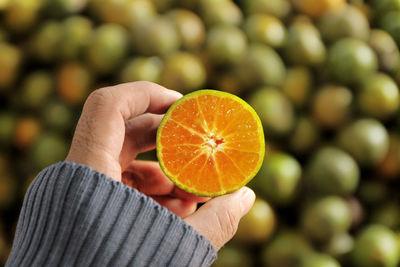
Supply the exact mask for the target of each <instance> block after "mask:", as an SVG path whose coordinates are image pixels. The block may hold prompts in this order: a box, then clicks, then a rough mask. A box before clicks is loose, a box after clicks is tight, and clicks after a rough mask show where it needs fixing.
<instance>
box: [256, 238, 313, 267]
mask: <svg viewBox="0 0 400 267" xmlns="http://www.w3.org/2000/svg"><path fill="white" fill-rule="evenodd" d="M310 251H311V245H310V244H309V243H308V241H307V239H306V238H305V237H304V236H303V235H302V234H299V233H298V232H296V231H294V230H283V231H281V232H279V233H277V235H276V236H275V237H274V239H273V240H272V241H271V242H269V243H268V244H267V245H266V246H265V247H264V248H263V249H262V252H261V262H262V263H263V266H268V267H295V266H299V263H300V259H301V257H302V256H303V255H304V254H306V253H309V252H310Z"/></svg>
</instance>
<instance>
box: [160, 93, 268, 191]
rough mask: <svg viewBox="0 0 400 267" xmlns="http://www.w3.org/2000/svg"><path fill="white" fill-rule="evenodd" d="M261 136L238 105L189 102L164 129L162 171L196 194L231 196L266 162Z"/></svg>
mask: <svg viewBox="0 0 400 267" xmlns="http://www.w3.org/2000/svg"><path fill="white" fill-rule="evenodd" d="M262 138H263V136H262V132H260V129H259V123H258V121H257V120H256V119H255V118H254V115H253V114H252V113H251V112H250V111H249V110H247V109H245V108H244V107H243V104H241V103H240V102H238V101H235V100H233V99H231V98H228V97H223V96H218V95H212V94H209V95H208V94H205V95H199V96H195V97H192V98H188V99H186V100H185V101H183V102H181V103H180V105H177V106H176V107H175V109H174V110H172V112H171V114H170V117H169V118H168V120H166V122H165V123H164V125H163V126H162V132H161V136H160V140H159V141H160V144H161V146H160V149H161V150H160V153H159V154H160V155H161V158H160V160H162V162H163V164H164V168H165V169H166V170H167V171H168V173H169V174H170V176H173V177H174V179H175V180H176V181H177V182H178V183H179V184H181V185H183V186H184V187H187V188H193V189H194V191H196V192H203V193H211V194H213V193H217V192H222V191H223V192H227V191H228V192H229V191H232V190H233V189H235V188H237V186H238V185H240V184H243V182H244V181H245V180H248V178H249V176H252V175H253V174H254V171H255V169H256V168H257V166H258V165H259V162H260V158H261V157H262V156H263V152H262V151H261V149H262V144H261V141H260V139H262Z"/></svg>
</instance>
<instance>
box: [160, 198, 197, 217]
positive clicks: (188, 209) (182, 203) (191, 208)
mask: <svg viewBox="0 0 400 267" xmlns="http://www.w3.org/2000/svg"><path fill="white" fill-rule="evenodd" d="M152 198H153V199H154V200H155V201H157V202H158V203H159V204H160V205H162V206H164V207H166V208H167V209H169V210H170V211H171V212H173V213H175V215H177V216H179V217H181V218H185V217H187V216H189V215H191V214H193V212H195V211H196V208H197V203H196V202H194V201H190V200H185V199H180V198H174V197H168V196H161V197H160V196H153V197H152Z"/></svg>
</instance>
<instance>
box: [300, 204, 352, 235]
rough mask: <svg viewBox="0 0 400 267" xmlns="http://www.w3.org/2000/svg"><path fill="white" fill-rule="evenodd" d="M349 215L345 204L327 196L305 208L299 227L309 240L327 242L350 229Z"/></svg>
mask: <svg viewBox="0 0 400 267" xmlns="http://www.w3.org/2000/svg"><path fill="white" fill-rule="evenodd" d="M350 224H351V214H350V209H349V206H348V205H347V203H346V202H345V201H344V200H343V199H342V198H340V197H336V196H328V197H323V198H321V199H318V200H316V201H315V202H313V203H312V204H310V205H309V206H308V207H306V209H305V211H304V213H303V214H302V218H301V227H302V229H303V231H304V232H305V234H306V235H307V236H308V237H310V238H311V240H313V241H315V242H317V243H323V242H327V241H329V240H330V239H332V238H333V237H334V236H335V235H336V234H340V233H343V232H346V231H347V230H349V229H350Z"/></svg>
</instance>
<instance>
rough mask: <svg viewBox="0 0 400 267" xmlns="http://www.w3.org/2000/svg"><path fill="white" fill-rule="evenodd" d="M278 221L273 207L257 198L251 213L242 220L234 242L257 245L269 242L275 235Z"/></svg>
mask: <svg viewBox="0 0 400 267" xmlns="http://www.w3.org/2000/svg"><path fill="white" fill-rule="evenodd" d="M276 224H277V221H276V216H275V212H274V210H273V209H272V207H271V206H270V205H269V204H268V203H267V202H266V201H264V200H262V199H261V198H257V199H256V200H255V202H254V205H253V207H252V208H251V209H250V211H249V212H248V213H247V214H246V215H245V216H244V217H243V218H242V219H241V220H240V223H239V227H238V229H237V232H236V235H235V236H234V238H233V242H236V243H238V244H247V245H255V244H262V243H264V242H265V241H267V240H268V239H269V238H270V237H271V236H272V234H273V233H274V230H275V227H276Z"/></svg>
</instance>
